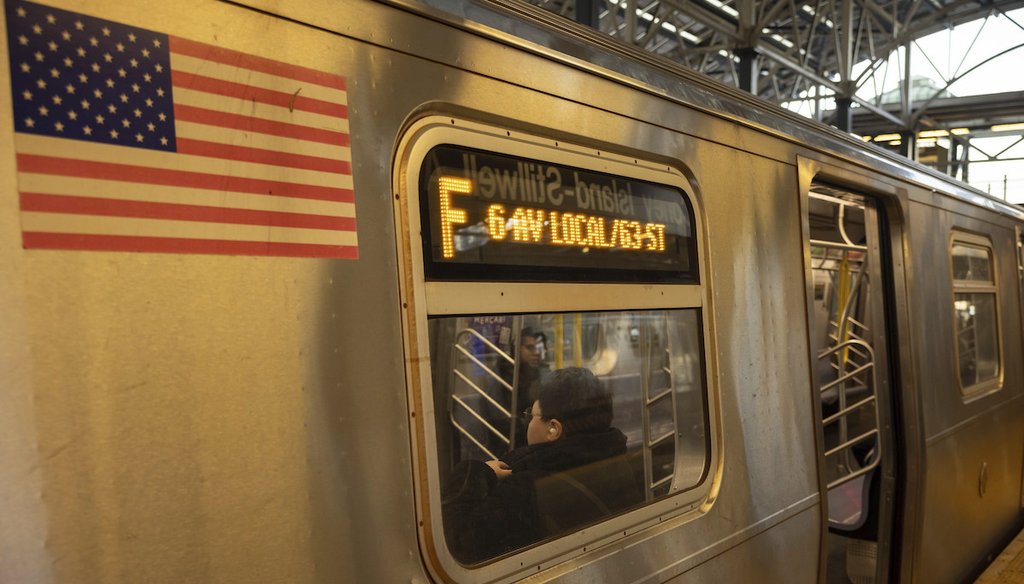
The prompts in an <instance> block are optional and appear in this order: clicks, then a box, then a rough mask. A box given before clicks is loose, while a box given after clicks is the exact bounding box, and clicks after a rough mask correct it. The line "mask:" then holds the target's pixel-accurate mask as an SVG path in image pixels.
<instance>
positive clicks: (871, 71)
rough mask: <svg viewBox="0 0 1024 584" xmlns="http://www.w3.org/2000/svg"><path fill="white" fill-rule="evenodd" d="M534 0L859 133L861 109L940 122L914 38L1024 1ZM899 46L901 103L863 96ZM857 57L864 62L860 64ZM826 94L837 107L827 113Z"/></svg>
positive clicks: (901, 125) (879, 120) (875, 123)
mask: <svg viewBox="0 0 1024 584" xmlns="http://www.w3.org/2000/svg"><path fill="white" fill-rule="evenodd" d="M529 1H530V2H531V3H533V4H536V5H539V6H541V7H543V8H546V9H548V10H551V11H553V12H556V13H559V14H561V15H563V16H566V17H568V18H573V19H575V20H578V21H580V22H583V23H584V24H588V25H590V26H593V27H595V28H597V29H598V30H600V31H602V32H604V33H606V34H608V35H610V36H612V37H616V38H618V39H620V40H622V41H624V42H626V43H629V44H632V45H636V46H638V47H640V48H643V49H645V50H646V51H648V52H650V53H652V54H655V55H659V56H662V57H666V58H668V59H671V60H673V61H675V62H678V63H680V64H682V65H684V66H686V67H688V68H690V69H693V70H696V71H699V72H701V73H704V74H706V75H709V76H711V77H713V78H716V79H718V80H719V81H721V82H724V83H726V84H729V85H733V86H736V87H739V88H741V89H744V90H747V91H749V92H751V93H754V94H756V95H759V96H761V97H763V98H765V99H767V100H770V101H774V102H776V103H783V102H791V101H799V100H809V101H811V102H812V103H813V105H814V108H813V111H814V116H815V117H816V118H817V119H819V120H821V121H825V122H829V123H831V124H832V125H834V126H836V127H838V128H840V129H843V130H846V131H855V132H857V133H861V134H864V133H865V132H864V131H863V130H861V129H860V128H858V127H856V126H858V125H860V124H855V122H854V116H853V114H854V112H855V111H856V113H857V114H858V115H857V118H858V120H862V121H863V122H864V127H865V128H868V127H870V128H883V127H884V128H885V131H887V132H893V131H903V132H915V131H916V130H917V129H918V128H921V127H932V126H933V125H934V124H933V123H932V120H931V119H930V118H928V116H927V113H928V110H929V107H931V106H933V105H936V104H937V103H938V102H937V100H936V98H937V97H939V94H938V93H937V94H935V95H934V96H933V97H932V98H931V99H927V100H925V102H924V103H922V104H921V105H920V106H917V105H915V104H913V103H912V102H911V91H910V83H909V81H908V80H909V79H910V58H909V55H910V54H911V51H909V50H908V49H909V47H910V44H911V43H912V42H913V41H914V40H915V39H918V38H921V37H923V36H927V35H929V34H931V33H934V32H937V31H940V30H943V29H948V28H952V27H954V26H956V25H959V24H963V23H966V22H971V21H974V20H978V19H981V18H985V17H988V16H991V15H1002V14H1005V13H1007V12H1009V11H1011V10H1014V9H1016V8H1019V7H1022V6H1024V0H888V1H887V0H805V1H802V2H797V1H796V0H529ZM1018 26H1021V25H1020V24H1018ZM1021 29H1022V32H1024V27H1021ZM900 49H904V50H900ZM894 53H897V54H898V55H899V62H900V63H901V68H902V69H903V70H902V71H901V72H900V79H901V90H900V93H901V100H900V104H898V106H897V107H886V106H883V105H882V104H881V102H880V101H879V98H876V99H866V98H863V97H861V96H858V95H857V93H858V91H860V90H861V89H862V88H864V87H865V86H866V85H867V84H868V83H872V82H873V81H875V82H877V81H876V80H875V75H877V74H883V75H884V70H885V68H886V67H888V66H889V63H890V62H891V61H890V57H891V56H892V55H893V54H894ZM861 63H868V66H867V67H866V68H863V65H861V66H860V67H856V66H857V65H858V64H861ZM858 68H859V69H863V70H862V71H861V72H860V73H859V74H856V73H855V71H856V70H857V69H858ZM962 76H963V75H960V77H962ZM956 79H957V78H954V79H950V80H947V81H948V82H949V83H952V82H953V81H955V80H956ZM826 98H833V99H834V100H835V104H836V106H835V109H834V110H830V111H829V112H828V117H827V118H826V112H825V111H824V110H823V108H822V107H821V106H822V100H823V99H826ZM938 101H941V100H938ZM853 104H857V106H858V107H851V106H852V105H853ZM1020 109H1022V110H1024V108H1020ZM1019 114H1020V115H1022V116H1024V111H1022V112H1019ZM1022 119H1024V117H1022ZM858 130H859V131H858ZM908 142H909V141H908Z"/></svg>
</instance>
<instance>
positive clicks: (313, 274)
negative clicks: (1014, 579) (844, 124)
mask: <svg viewBox="0 0 1024 584" xmlns="http://www.w3.org/2000/svg"><path fill="white" fill-rule="evenodd" d="M4 8H5V27H6V29H5V30H6V35H5V37H4V38H5V39H6V44H5V56H4V58H3V59H0V62H2V63H3V64H2V65H0V67H3V68H4V70H3V72H2V75H0V77H2V78H3V80H4V81H3V84H2V87H3V88H2V90H0V116H2V117H0V120H2V122H3V124H2V132H0V133H2V143H3V147H2V148H0V152H2V155H0V164H3V167H4V171H3V173H2V178H0V181H2V183H0V200H2V206H0V265H2V269H3V278H0V305H2V306H3V311H2V315H3V316H2V317H0V381H2V384H0V388H2V389H0V400H2V401H0V549H2V550H3V552H2V553H0V581H2V582H5V583H6V582H11V583H21V582H38V583H45V582H69V583H70V582H131V581H135V582H175V583H178V582H412V583H426V582H477V583H483V582H509V581H518V580H526V581H530V582H559V583H565V584H568V583H574V582H579V583H583V582H587V583H593V582H608V583H626V582H780V583H781V582H785V583H792V582H829V583H832V582H857V583H862V582H920V583H933V582H960V581H965V580H968V579H970V578H971V577H972V576H974V575H976V574H978V573H979V571H980V570H981V569H983V567H984V566H985V565H986V563H987V562H989V561H991V558H992V556H993V554H994V553H995V552H997V551H998V550H999V549H1000V547H1001V546H1002V545H1003V544H1005V543H1006V542H1007V541H1008V540H1009V539H1010V538H1011V537H1012V536H1013V535H1014V534H1015V533H1016V531H1017V530H1018V529H1019V528H1020V527H1021V525H1022V518H1024V515H1022V506H1024V497H1022V495H1024V491H1022V476H1024V475H1022V461H1024V398H1022V395H1021V394H1022V392H1024V370H1022V365H1021V359H1020V356H1021V354H1022V335H1021V333H1022V299H1024V292H1022V286H1021V274H1022V269H1024V261H1022V256H1021V249H1022V248H1021V245H1022V243H1024V236H1022V231H1021V230H1022V226H1024V213H1022V212H1021V211H1020V210H1018V209H1017V208H1015V207H1012V206H1009V205H1006V204H1004V203H1002V202H999V201H996V200H993V199H991V198H988V197H986V196H984V195H982V194H980V193H978V192H976V191H974V190H970V189H969V188H967V187H965V186H963V185H962V184H959V183H956V182H954V181H952V180H951V179H949V178H948V177H945V176H943V175H941V174H938V173H936V172H933V171H931V170H928V169H926V168H924V167H922V166H919V165H916V164H913V163H908V162H907V161H905V160H902V159H900V158H898V157H895V156H893V155H890V154H888V153H886V152H883V151H882V150H880V149H877V148H874V147H869V146H865V145H863V144H861V143H860V142H859V141H858V140H857V139H855V138H853V137H850V136H847V135H845V134H843V133H840V132H837V131H834V130H831V129H829V128H825V127H822V126H820V125H817V124H814V123H812V122H809V121H807V120H804V119H802V118H799V117H797V116H795V115H791V114H790V113H788V112H785V111H783V110H780V109H778V108H775V107H773V106H771V105H768V104H765V103H763V102H761V101H759V100H757V99H755V98H753V97H750V96H747V95H744V94H742V93H740V92H737V91H735V90H732V89H729V88H725V87H722V86H719V85H718V84H715V83H713V82H710V81H708V80H706V79H703V78H701V77H698V76H696V75H694V74H692V73H689V72H687V71H684V70H681V69H679V68H676V67H675V66H674V65H672V64H669V63H667V62H662V61H659V60H657V59H652V58H651V57H648V56H644V55H641V54H639V53H637V52H635V51H634V50H633V49H631V48H629V47H626V46H623V45H619V44H617V43H616V42H614V41H612V40H609V39H607V38H605V37H603V36H601V35H599V34H597V33H594V32H592V31H588V30H585V29H583V28H581V27H578V26H576V25H574V24H572V23H569V22H566V21H563V20H561V19H559V18H557V17H555V16H553V15H549V14H547V13H544V12H542V11H540V10H538V9H534V8H532V7H530V6H527V5H524V4H520V3H518V2H513V1H511V0H509V1H489V0H478V1H474V2H453V1H450V0H428V1H427V2H426V3H423V4H419V3H412V2H406V1H404V0H396V1H393V2H380V3H377V2H369V1H363V0H344V1H341V0H339V1H331V0H311V1H309V2H301V3H299V2H296V3H282V2H273V1H269V0H239V1H233V2H217V1H213V0H186V1H185V2H182V3H166V2H156V1H151V0H145V1H143V0H140V1H138V2H133V3H118V2H109V1H105V0H79V1H77V2H69V1H67V0H33V1H31V2H30V1H27V0H4ZM564 372H575V373H574V374H578V376H580V378H581V379H584V380H585V384H586V385H585V387H586V388H588V389H587V390H586V391H591V392H593V395H595V396H598V397H595V398H594V399H595V400H598V399H599V400H603V401H600V405H599V406H594V407H593V408H591V410H587V411H593V412H598V413H599V414H600V416H590V417H587V416H584V415H582V414H578V412H580V411H584V410H582V409H572V408H569V407H568V406H567V409H565V410H564V412H565V413H564V414H559V417H558V419H556V416H555V415H554V414H552V413H551V411H552V409H551V408H552V407H554V406H550V405H545V404H550V403H553V402H551V401H545V400H546V399H549V398H548V397H546V396H549V395H553V394H551V393H550V392H552V391H555V390H554V389H552V388H553V387H565V386H563V385H558V383H562V382H561V381H558V383H556V380H563V379H565V378H566V377H567V375H568V373H564ZM581 383H584V382H581ZM581 387H582V386H581ZM580 391H583V390H580ZM545 392H548V393H545ZM569 395H570V396H578V395H582V394H581V393H579V392H577V393H570V394H569ZM588 395H589V394H588ZM566 399H569V398H566ZM573 399H575V398H573ZM595 403H596V402H595ZM538 404H539V405H538ZM588 407H590V406H588ZM531 408H533V409H531ZM537 408H539V409H537ZM594 408H596V409H594ZM602 408H605V409H602ZM545 410H546V411H547V412H548V413H547V415H545ZM521 411H525V417H522V418H521V416H520V412H521ZM559 411H563V410H559ZM605 414H608V415H607V416H606V415H605ZM520 420H522V421H520ZM555 422H559V423H558V424H556V423H555ZM580 428H585V430H586V432H584V430H581V429H580ZM594 428H597V429H599V430H600V431H601V432H605V433H610V434H608V435H609V436H613V438H614V439H613V440H610V442H609V444H611V445H612V446H613V447H612V446H610V447H609V449H608V450H607V453H605V452H604V451H602V452H601V454H600V456H593V457H591V458H589V459H587V462H586V463H585V464H584V463H579V464H578V465H575V466H572V467H571V468H570V467H558V468H557V469H554V470H552V471H550V472H548V471H545V472H542V473H539V474H535V475H534V477H535V480H531V481H525V482H524V481H519V483H517V484H518V485H519V486H520V487H522V488H521V489H520V490H519V491H518V492H517V496H520V498H519V499H515V501H516V504H515V505H512V506H511V507H509V506H506V507H504V508H499V507H494V509H492V510H491V511H493V512H494V513H495V514H494V515H488V514H481V513H482V512H480V509H481V507H480V505H482V504H483V503H481V501H490V502H491V503H493V501H491V499H493V498H494V493H495V492H497V491H498V490H500V489H505V490H506V491H507V490H510V487H509V485H511V484H513V483H514V481H516V480H518V479H519V478H520V477H522V476H526V475H525V474H519V475H518V476H517V473H521V472H522V473H525V472H526V471H521V470H520V469H522V468H526V466H524V465H526V464H527V463H526V462H523V461H524V460H525V458H524V457H526V456H527V454H531V455H532V454H537V453H550V452H554V451H553V450H551V449H553V448H566V446H565V445H566V444H570V443H572V444H581V446H579V448H580V449H581V451H585V452H586V453H588V454H587V456H589V453H591V452H592V451H594V450H595V449H596V448H597V446H596V445H597V443H598V442H599V440H598V439H597V438H593V436H596V432H597V430H596V429H594ZM538 431H539V432H540V436H541V437H540V438H537V435H538V434H537V432H538ZM591 431H593V432H594V434H589V433H587V432H591ZM548 433H550V434H551V435H552V436H554V435H556V434H557V436H555V437H554V438H552V439H551V440H552V441H551V442H550V443H544V442H543V440H546V438H544V436H547V434H548ZM602 435H604V434H602ZM581 436H583V437H586V438H585V439H583V440H582V441H581V440H580V437H581ZM573 439H575V440H576V441H575V442H572V440H573ZM545 448H546V450H545ZM509 451H511V452H513V453H523V452H525V453H527V454H520V455H517V456H519V457H518V458H507V457H509V456H511V455H509V454H507V452H509ZM497 458H500V459H501V460H502V461H504V462H502V463H496V462H494V459H497ZM489 461H490V464H488V462H489ZM501 464H505V465H506V467H507V469H511V471H512V472H511V473H508V476H505V475H504V474H501V473H499V472H498V471H496V470H487V471H486V472H490V473H491V475H490V476H488V475H486V474H480V472H478V471H481V469H494V468H495V467H497V468H498V469H499V470H506V467H501ZM517 465H518V466H517ZM531 472H532V471H531ZM473 473H475V474H473ZM499 475H500V476H499ZM467 477H470V478H467ZM472 477H476V479H472V480H477V479H479V480H477V482H475V483H474V482H472V480H471V478H472ZM459 480H462V481H463V482H462V483H461V486H459V483H458V481H459ZM453 483H455V484H456V486H455V487H453V486H452V484H453ZM471 483H472V484H471ZM470 487H472V488H474V489H476V488H478V487H479V489H483V491H482V492H484V493H485V499H479V498H478V499H472V498H466V496H464V495H465V493H467V492H469V491H465V489H468V488H470ZM488 489H489V490H488ZM601 489H604V490H601ZM473 492H474V493H475V492H477V491H473ZM602 493H611V495H610V496H609V497H610V498H609V497H606V496H604V495H603V494H602ZM510 500H511V499H510ZM509 508H511V509H512V510H511V511H509ZM502 513H504V515H502ZM510 513H511V515H510ZM495 518H500V519H501V520H498V519H495ZM516 522H520V523H522V524H523V525H527V524H528V525H529V529H530V530H531V531H529V532H528V533H527V532H525V531H524V532H522V533H515V535H516V537H512V535H510V534H513V533H514V532H515V530H516V529H519V528H518V527H516V525H518V524H517V523H516ZM524 529H525V528H524ZM495 538H497V539H498V540H500V541H498V543H495ZM502 538H504V539H502Z"/></svg>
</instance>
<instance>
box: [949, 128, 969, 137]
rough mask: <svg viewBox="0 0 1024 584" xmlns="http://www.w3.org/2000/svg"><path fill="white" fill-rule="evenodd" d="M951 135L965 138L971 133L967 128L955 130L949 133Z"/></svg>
mask: <svg viewBox="0 0 1024 584" xmlns="http://www.w3.org/2000/svg"><path fill="white" fill-rule="evenodd" d="M949 133H950V134H953V135H954V136H965V135H967V134H970V133H971V131H970V130H969V129H967V128H953V129H952V130H950V131H949Z"/></svg>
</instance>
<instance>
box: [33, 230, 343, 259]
mask: <svg viewBox="0 0 1024 584" xmlns="http://www.w3.org/2000/svg"><path fill="white" fill-rule="evenodd" d="M22 244H23V245H24V246H25V248H27V249H75V250H89V251H134V252H163V253H199V254H229V255H264V256H289V257H305V258H337V259H347V260H355V259H359V248H358V247H356V246H354V245H317V244H308V243H274V242H259V241H225V240H220V239H185V238H175V237H139V236H127V235H82V234H72V233H45V232H36V231H26V232H24V233H22Z"/></svg>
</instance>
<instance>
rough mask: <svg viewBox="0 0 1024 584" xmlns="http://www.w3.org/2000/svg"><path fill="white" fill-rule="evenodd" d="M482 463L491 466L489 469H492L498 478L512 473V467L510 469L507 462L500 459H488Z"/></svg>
mask: <svg viewBox="0 0 1024 584" xmlns="http://www.w3.org/2000/svg"><path fill="white" fill-rule="evenodd" d="M484 464H486V465H487V466H489V467H491V470H493V471H494V474H496V475H498V478H499V479H503V478H505V477H507V476H509V475H511V474H512V469H510V468H509V467H508V465H507V464H505V463H504V462H502V461H500V460H488V461H487V462H486V463H484Z"/></svg>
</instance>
